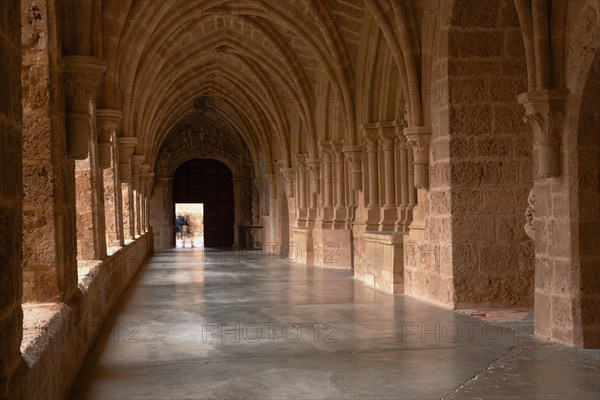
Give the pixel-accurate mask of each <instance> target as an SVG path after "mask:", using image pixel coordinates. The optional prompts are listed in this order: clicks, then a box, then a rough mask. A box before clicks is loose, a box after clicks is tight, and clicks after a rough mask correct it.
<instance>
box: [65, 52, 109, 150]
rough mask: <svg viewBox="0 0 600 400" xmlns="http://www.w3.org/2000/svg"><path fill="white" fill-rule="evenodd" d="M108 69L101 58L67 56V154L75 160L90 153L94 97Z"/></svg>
mask: <svg viewBox="0 0 600 400" xmlns="http://www.w3.org/2000/svg"><path fill="white" fill-rule="evenodd" d="M104 71H106V63H105V61H104V60H103V59H101V58H97V57H89V56H66V57H64V58H63V73H64V83H65V100H66V111H67V118H66V119H67V121H66V125H67V126H66V128H67V157H69V158H70V159H72V160H84V159H85V158H87V156H88V151H89V140H90V137H91V136H90V135H91V133H92V122H93V121H92V115H93V107H94V100H95V99H96V95H97V94H98V87H99V86H100V82H101V81H102V77H103V75H104Z"/></svg>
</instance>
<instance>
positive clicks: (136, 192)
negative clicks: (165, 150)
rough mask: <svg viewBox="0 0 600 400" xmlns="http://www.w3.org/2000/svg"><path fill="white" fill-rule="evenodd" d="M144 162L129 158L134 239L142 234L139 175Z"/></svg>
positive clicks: (140, 159)
mask: <svg viewBox="0 0 600 400" xmlns="http://www.w3.org/2000/svg"><path fill="white" fill-rule="evenodd" d="M143 162H144V156H142V155H137V154H136V155H133V156H131V188H132V191H133V204H132V206H133V232H134V237H137V236H139V235H141V234H142V230H141V223H140V222H141V221H140V219H141V213H140V173H141V166H142V163H143Z"/></svg>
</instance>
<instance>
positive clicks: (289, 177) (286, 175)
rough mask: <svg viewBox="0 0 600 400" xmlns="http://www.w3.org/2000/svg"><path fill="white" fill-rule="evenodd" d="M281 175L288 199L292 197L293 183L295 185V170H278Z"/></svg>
mask: <svg viewBox="0 0 600 400" xmlns="http://www.w3.org/2000/svg"><path fill="white" fill-rule="evenodd" d="M279 171H281V175H282V176H283V180H284V181H285V187H286V192H287V195H288V197H294V183H296V168H280V169H279Z"/></svg>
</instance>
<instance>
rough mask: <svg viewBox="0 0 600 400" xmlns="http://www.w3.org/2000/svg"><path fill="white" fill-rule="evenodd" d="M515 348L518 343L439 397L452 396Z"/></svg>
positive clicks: (442, 399) (441, 399)
mask: <svg viewBox="0 0 600 400" xmlns="http://www.w3.org/2000/svg"><path fill="white" fill-rule="evenodd" d="M517 348H519V345H518V344H515V345H514V346H512V347H511V348H510V349H508V350H507V351H506V353H504V354H502V355H501V356H500V357H498V358H497V359H495V360H493V361H492V362H490V363H489V364H488V365H486V366H485V367H484V368H483V369H482V370H481V371H479V372H477V373H476V374H475V375H473V376H470V377H469V378H467V379H466V380H465V381H464V382H463V383H461V384H460V385H458V386H457V387H456V388H455V389H454V390H453V391H451V392H450V393H448V394H447V395H445V396H444V397H441V398H440V400H446V399H448V398H449V397H450V396H452V395H453V394H455V393H457V392H458V391H459V390H460V389H461V388H463V387H465V385H467V384H468V383H469V382H472V381H474V380H476V379H477V378H479V377H480V376H481V375H483V374H484V373H486V372H487V371H489V370H490V369H491V368H492V367H493V366H494V364H496V363H498V362H499V361H501V360H502V359H504V358H506V357H508V356H509V355H510V354H511V353H512V352H513V350H515V349H517Z"/></svg>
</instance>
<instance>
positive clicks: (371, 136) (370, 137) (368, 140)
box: [363, 124, 379, 208]
mask: <svg viewBox="0 0 600 400" xmlns="http://www.w3.org/2000/svg"><path fill="white" fill-rule="evenodd" d="M378 136H379V135H378V129H377V127H376V126H375V125H373V124H368V125H367V124H364V125H363V139H364V140H365V145H366V146H367V157H368V158H367V160H368V167H369V171H368V173H369V204H367V207H369V208H378V207H379V162H378V152H379V140H378V139H379V137H378Z"/></svg>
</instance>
